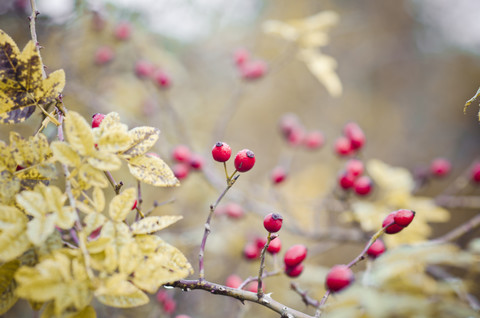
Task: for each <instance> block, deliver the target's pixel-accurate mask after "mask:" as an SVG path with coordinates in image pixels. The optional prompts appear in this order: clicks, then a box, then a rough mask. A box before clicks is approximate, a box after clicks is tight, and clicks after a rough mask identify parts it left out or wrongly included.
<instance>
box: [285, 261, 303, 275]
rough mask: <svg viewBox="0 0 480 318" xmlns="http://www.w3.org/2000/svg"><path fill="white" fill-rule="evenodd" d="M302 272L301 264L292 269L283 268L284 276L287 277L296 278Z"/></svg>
mask: <svg viewBox="0 0 480 318" xmlns="http://www.w3.org/2000/svg"><path fill="white" fill-rule="evenodd" d="M302 272H303V264H302V263H300V264H297V265H295V266H293V267H288V266H287V267H285V274H287V276H288V277H298V276H300V274H301V273H302Z"/></svg>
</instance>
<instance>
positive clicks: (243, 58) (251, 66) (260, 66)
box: [233, 48, 268, 80]
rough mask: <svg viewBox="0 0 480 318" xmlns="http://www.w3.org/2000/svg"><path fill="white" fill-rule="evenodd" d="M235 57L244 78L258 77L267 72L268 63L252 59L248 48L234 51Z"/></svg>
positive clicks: (252, 78)
mask: <svg viewBox="0 0 480 318" xmlns="http://www.w3.org/2000/svg"><path fill="white" fill-rule="evenodd" d="M233 58H234V60H235V65H236V66H237V68H238V70H239V72H240V75H241V76H242V78H243V79H244V80H254V79H258V78H261V77H262V76H264V75H265V73H267V70H268V65H267V63H266V62H265V61H262V60H251V58H250V52H249V51H247V50H246V49H243V48H242V49H237V50H236V51H235V52H234V53H233Z"/></svg>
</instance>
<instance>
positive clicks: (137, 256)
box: [118, 241, 143, 275]
mask: <svg viewBox="0 0 480 318" xmlns="http://www.w3.org/2000/svg"><path fill="white" fill-rule="evenodd" d="M142 258H143V255H142V254H141V253H140V248H139V247H138V245H137V243H136V242H135V241H132V242H130V243H129V244H126V245H124V246H123V247H122V249H121V250H120V255H119V257H118V269H119V271H120V273H122V274H125V275H130V274H131V273H133V271H134V270H135V269H136V268H137V266H138V264H139V263H140V261H141V260H142Z"/></svg>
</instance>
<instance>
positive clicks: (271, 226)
mask: <svg viewBox="0 0 480 318" xmlns="http://www.w3.org/2000/svg"><path fill="white" fill-rule="evenodd" d="M282 223H283V218H282V216H281V215H280V214H278V213H270V214H268V215H267V216H266V217H265V218H264V219H263V226H264V227H265V229H266V230H267V231H268V232H270V233H276V232H278V231H280V229H281V228H282Z"/></svg>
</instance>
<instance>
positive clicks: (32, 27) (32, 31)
mask: <svg viewBox="0 0 480 318" xmlns="http://www.w3.org/2000/svg"><path fill="white" fill-rule="evenodd" d="M30 6H31V7H32V15H30V17H29V20H30V35H31V37H32V41H33V43H34V44H35V47H36V48H37V51H38V57H39V59H40V65H41V66H42V77H43V78H44V79H45V78H47V74H46V73H45V69H44V67H43V62H42V56H41V55H40V44H39V43H38V39H37V30H36V27H35V23H36V21H37V16H38V15H39V14H40V12H38V10H37V4H36V3H35V0H30Z"/></svg>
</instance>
